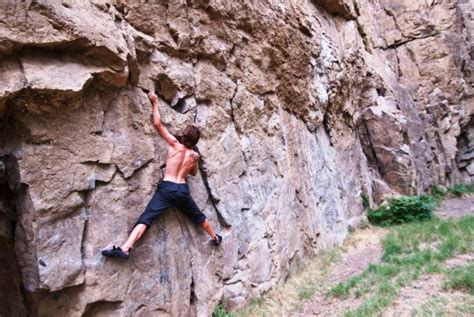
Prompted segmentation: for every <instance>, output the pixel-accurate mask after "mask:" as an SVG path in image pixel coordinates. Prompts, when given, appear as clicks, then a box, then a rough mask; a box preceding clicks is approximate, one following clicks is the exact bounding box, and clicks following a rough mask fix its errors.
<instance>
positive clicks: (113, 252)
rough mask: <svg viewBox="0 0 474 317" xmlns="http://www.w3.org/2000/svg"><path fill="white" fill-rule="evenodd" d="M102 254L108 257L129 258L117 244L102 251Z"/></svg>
mask: <svg viewBox="0 0 474 317" xmlns="http://www.w3.org/2000/svg"><path fill="white" fill-rule="evenodd" d="M102 255H103V256H106V257H108V258H120V259H124V260H127V259H128V257H129V255H128V254H127V253H125V252H123V251H122V249H120V247H118V248H116V247H115V245H114V246H113V247H112V249H107V250H103V251H102Z"/></svg>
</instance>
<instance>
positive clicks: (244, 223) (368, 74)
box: [0, 0, 474, 316]
mask: <svg viewBox="0 0 474 317" xmlns="http://www.w3.org/2000/svg"><path fill="white" fill-rule="evenodd" d="M155 3H158V4H152V3H146V4H145V3H142V2H141V1H132V0H117V1H112V0H110V1H109V0H101V1H97V0H94V1H69V0H67V1H66V0H65V1H51V0H49V1H48V0H43V1H23V2H19V1H3V2H2V3H1V4H0V20H1V21H2V23H0V58H1V60H0V71H1V72H0V79H1V81H0V127H1V131H2V132H1V134H0V162H2V165H0V171H1V173H0V179H1V182H0V185H1V184H3V185H1V186H3V187H2V188H5V191H6V190H7V189H8V192H9V194H8V195H3V194H2V195H0V203H1V205H0V207H1V208H3V209H0V211H1V212H0V225H1V226H2V228H0V233H1V234H0V238H1V239H3V240H2V241H0V243H3V245H4V247H3V249H2V250H4V251H1V252H3V253H0V255H1V256H2V258H8V259H10V260H9V261H10V263H12V265H11V266H9V268H8V269H7V271H8V272H7V273H6V274H11V276H13V277H14V278H12V279H11V280H9V282H8V283H9V284H5V286H2V288H1V290H2V292H3V290H4V289H5V288H3V287H10V286H7V285H13V286H14V287H16V289H20V286H19V284H21V285H23V288H24V289H25V291H24V294H23V295H22V294H21V292H19V291H18V292H15V293H12V294H14V295H12V298H13V299H9V301H11V302H14V301H18V302H20V303H21V302H24V303H26V306H25V307H23V308H18V309H19V310H18V311H20V312H21V311H24V310H22V309H25V310H26V309H27V310H29V311H30V312H31V314H32V315H38V316H81V315H86V316H100V315H112V314H113V315H123V316H132V315H133V316H147V315H173V316H193V315H197V316H208V315H210V314H211V312H212V310H213V308H214V306H215V305H216V304H217V303H218V302H219V301H221V300H222V298H223V297H225V298H226V299H227V300H228V303H229V305H230V306H231V307H233V308H236V307H240V306H242V305H244V304H246V303H248V302H250V300H251V299H252V298H254V297H258V296H260V295H261V294H263V293H265V292H267V291H268V290H269V289H270V288H272V287H274V286H276V285H277V284H278V283H280V282H281V281H282V280H283V279H285V277H286V276H287V275H288V274H289V272H291V271H292V270H294V268H295V267H296V265H297V264H298V262H299V261H300V260H301V259H303V258H304V257H306V256H308V255H310V254H314V253H315V252H317V251H318V250H320V249H322V248H330V247H331V246H334V245H337V244H340V243H341V242H342V241H343V240H344V238H345V237H346V234H347V231H348V227H349V226H354V225H357V224H358V223H360V222H361V221H364V219H365V215H364V207H363V206H362V195H363V194H364V195H367V197H369V199H370V201H371V203H373V202H374V201H375V202H380V201H381V200H382V199H383V198H384V196H386V195H391V194H396V193H404V194H415V193H422V192H425V191H427V190H429V187H430V186H431V185H432V184H441V185H448V184H453V183H457V182H461V181H462V182H471V181H472V179H473V177H474V167H473V166H474V161H473V158H474V150H473V148H474V147H473V144H474V143H473V142H474V141H473V140H474V139H473V135H474V132H473V131H474V119H472V112H473V111H474V106H473V101H472V100H473V99H472V96H473V90H472V85H473V84H472V83H473V81H472V59H471V56H470V54H471V51H472V38H471V32H472V26H473V23H472V16H471V12H472V8H471V3H470V2H469V1H428V2H427V1H402V2H400V1H398V2H394V1H388V0H378V1H365V0H357V1H346V0H338V1H305V2H296V1H282V2H275V1H243V2H242V1H199V0H196V1H194V0H193V1H186V2H183V1H168V2H166V3H165V2H155ZM141 87H142V88H147V89H153V90H156V91H157V93H158V94H159V97H160V100H161V102H162V105H163V106H162V109H161V112H162V116H163V121H164V122H165V123H166V125H167V126H168V127H169V129H170V131H172V133H179V132H180V130H181V129H182V128H183V127H184V126H185V125H186V124H188V123H193V122H194V123H195V124H196V125H198V126H199V127H200V128H201V129H202V138H201V141H200V143H199V144H198V145H199V149H200V152H201V154H202V159H203V170H204V171H205V174H203V175H199V176H198V177H195V178H190V180H189V183H190V186H191V191H192V193H193V196H194V198H195V200H196V202H197V203H198V205H199V206H200V207H201V208H202V209H203V211H204V212H205V213H206V215H207V216H208V217H209V219H210V221H211V222H212V223H213V224H214V225H215V226H216V227H217V229H218V231H221V232H222V233H223V236H224V243H223V245H222V247H220V248H217V249H216V248H214V247H213V246H212V245H211V244H210V243H209V241H208V238H207V236H206V235H205V234H204V233H203V232H202V231H201V230H200V229H199V228H196V227H195V226H194V225H193V224H192V223H191V222H189V220H187V219H186V218H185V217H183V215H181V214H180V213H179V212H176V211H174V210H170V211H169V212H167V213H166V214H165V215H164V216H163V217H162V218H161V219H159V220H157V221H156V223H155V224H153V226H152V228H151V230H149V232H148V233H147V234H146V236H145V238H144V240H143V241H142V242H140V243H139V245H138V246H137V247H136V250H134V254H133V256H132V257H131V259H130V261H129V262H127V263H122V262H115V261H109V260H105V259H104V258H103V257H102V256H101V255H100V251H101V249H103V248H105V247H106V246H109V245H111V244H120V243H121V242H122V241H123V240H124V239H125V238H126V236H127V234H128V232H129V231H130V230H131V228H132V226H133V224H134V222H135V221H136V218H137V217H138V216H139V215H140V213H141V212H142V210H143V208H144V207H145V206H146V204H147V202H148V200H149V199H150V198H151V195H152V193H153V190H154V188H155V185H156V183H157V182H158V180H159V178H160V176H161V170H160V166H161V165H162V164H163V163H164V158H165V156H164V155H165V151H166V146H165V143H164V142H163V140H161V139H160V138H159V137H158V135H157V133H156V132H155V131H154V130H153V127H152V124H151V107H150V105H149V102H148V100H147V97H146V94H145V93H144V92H143V91H142V90H141V89H140V88H141ZM2 166H3V167H2ZM204 179H206V180H207V182H208V184H209V188H210V190H211V192H212V196H213V198H212V201H211V198H210V197H209V195H208V192H207V191H206V187H205V185H204ZM2 206H14V208H13V207H9V208H10V209H8V210H13V209H14V210H15V213H12V212H10V211H9V212H5V211H3V210H6V209H5V208H4V207H2ZM12 208H13V209H12ZM13 227H15V231H14V232H13V231H12V230H11V228H13ZM9 228H10V229H9ZM3 237H5V238H3ZM13 240H14V248H15V250H16V259H15V258H14V255H13V252H12V250H13ZM3 241H4V242H3ZM15 263H17V264H15ZM18 271H19V272H21V283H20V282H19V280H20V278H19V277H18V278H15V276H19V274H18ZM15 272H16V273H15ZM2 274H3V273H2ZM15 274H16V275H15ZM15 285H16V286H15ZM13 286H11V287H13ZM23 297H24V298H23ZM0 298H1V299H2V301H4V298H7V297H2V296H0ZM11 307H12V306H11V305H7V304H5V303H1V305H0V314H1V315H3V314H10V313H9V312H11V310H9V309H11ZM19 307H20V306H19Z"/></svg>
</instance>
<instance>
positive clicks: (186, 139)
mask: <svg viewBox="0 0 474 317" xmlns="http://www.w3.org/2000/svg"><path fill="white" fill-rule="evenodd" d="M200 136H201V132H199V129H198V128H197V127H196V126H193V125H188V126H187V127H186V128H185V129H184V131H183V134H182V136H181V140H180V141H181V143H183V144H184V146H185V147H187V148H189V149H191V148H193V146H195V145H196V144H197V143H198V141H199V137H200Z"/></svg>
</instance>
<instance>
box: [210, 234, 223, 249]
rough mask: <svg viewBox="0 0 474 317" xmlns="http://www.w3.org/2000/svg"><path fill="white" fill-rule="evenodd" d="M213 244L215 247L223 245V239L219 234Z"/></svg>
mask: <svg viewBox="0 0 474 317" xmlns="http://www.w3.org/2000/svg"><path fill="white" fill-rule="evenodd" d="M212 242H213V243H214V245H215V246H216V247H217V246H218V245H219V244H221V242H222V237H221V236H220V235H218V234H216V238H215V239H213V240H212Z"/></svg>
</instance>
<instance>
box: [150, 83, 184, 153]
mask: <svg viewBox="0 0 474 317" xmlns="http://www.w3.org/2000/svg"><path fill="white" fill-rule="evenodd" d="M148 98H150V102H151V104H152V105H153V125H154V126H155V128H156V129H157V130H158V133H159V134H160V135H161V137H162V138H163V139H165V141H166V143H168V144H169V145H170V146H173V147H174V146H175V145H176V144H178V140H177V139H176V138H175V137H174V136H173V135H172V134H171V133H169V131H168V129H166V127H165V126H164V125H163V123H162V122H161V115H160V104H159V102H158V97H157V96H156V95H155V94H154V93H152V92H150V93H149V94H148Z"/></svg>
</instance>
